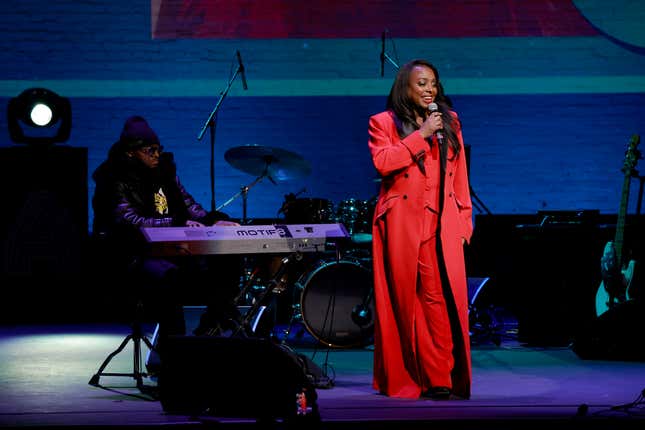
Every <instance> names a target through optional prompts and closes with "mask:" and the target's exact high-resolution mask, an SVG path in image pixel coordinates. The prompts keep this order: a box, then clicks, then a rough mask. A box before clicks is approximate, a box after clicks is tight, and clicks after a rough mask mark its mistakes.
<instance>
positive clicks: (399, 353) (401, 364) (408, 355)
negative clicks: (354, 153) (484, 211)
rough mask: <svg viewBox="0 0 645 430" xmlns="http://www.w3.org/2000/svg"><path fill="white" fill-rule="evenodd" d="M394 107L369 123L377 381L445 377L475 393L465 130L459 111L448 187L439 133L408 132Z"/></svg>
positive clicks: (410, 394) (392, 390)
mask: <svg viewBox="0 0 645 430" xmlns="http://www.w3.org/2000/svg"><path fill="white" fill-rule="evenodd" d="M393 116H394V114H393V113H392V112H390V111H386V112H382V113H380V114H377V115H374V116H372V117H371V118H370V122H369V134H370V139H369V149H370V153H371V155H372V160H373V162H374V166H375V167H376V169H377V171H378V172H379V174H380V175H381V176H382V182H381V190H380V193H379V198H378V201H377V204H376V207H375V211H374V220H373V231H372V232H373V235H372V237H373V242H372V248H373V249H372V251H373V253H372V256H373V268H374V293H375V304H376V322H375V337H374V380H373V385H374V388H375V389H376V390H378V391H379V392H381V393H384V394H386V395H388V396H392V397H404V398H417V397H419V396H420V395H421V394H422V393H424V392H425V391H427V390H428V389H430V388H431V387H436V386H444V387H449V388H451V389H452V391H453V393H455V394H456V395H458V396H461V397H464V398H469V397H470V380H471V363H470V343H469V336H468V289H467V282H466V272H465V265H464V250H463V241H464V240H465V241H469V240H470V237H471V235H472V231H473V224H472V206H471V199H470V188H469V184H468V175H467V171H466V159H465V150H464V146H463V139H462V135H461V130H460V128H459V126H458V121H456V119H457V117H456V114H454V116H455V121H453V128H454V129H455V130H456V132H457V136H458V139H459V143H460V145H461V151H460V153H459V155H458V157H456V158H455V159H451V158H452V156H453V154H452V153H451V151H448V157H447V158H448V160H447V162H446V167H445V175H444V179H443V188H442V189H440V186H441V184H442V181H441V178H440V174H441V166H440V157H439V149H438V144H437V142H436V139H435V141H434V143H433V144H432V145H429V144H428V142H427V141H426V140H425V139H424V138H423V137H422V136H421V134H420V133H419V132H418V131H415V132H412V133H411V134H409V135H408V136H407V137H405V138H403V139H401V138H400V137H399V135H398V133H397V130H396V125H395V122H394V118H393ZM419 154H422V156H421V157H419ZM419 160H420V161H419ZM420 163H423V167H424V170H425V174H424V173H423V171H422V169H421V168H420V167H419V164H420ZM440 192H443V206H442V208H439V203H440V201H441V199H440ZM440 214H441V220H439V216H440ZM439 226H440V228H438V227H439ZM438 233H439V234H438ZM437 244H440V250H439V251H438V250H437ZM440 255H442V256H443V258H439V256H440ZM442 261H443V262H445V266H444V267H445V272H444V273H445V275H444V276H443V277H442V276H441V271H440V268H441V266H440V264H441V262H442ZM442 278H445V282H442ZM446 284H447V285H446ZM451 327H452V329H451Z"/></svg>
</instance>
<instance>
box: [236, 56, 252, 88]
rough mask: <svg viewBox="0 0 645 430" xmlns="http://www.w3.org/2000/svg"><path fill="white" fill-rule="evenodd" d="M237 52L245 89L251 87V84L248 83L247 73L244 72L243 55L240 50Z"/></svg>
mask: <svg viewBox="0 0 645 430" xmlns="http://www.w3.org/2000/svg"><path fill="white" fill-rule="evenodd" d="M236 54H237V62H238V64H239V71H240V74H241V75H242V87H244V89H245V90H248V89H249V86H248V85H246V73H244V64H242V56H241V55H240V51H236Z"/></svg>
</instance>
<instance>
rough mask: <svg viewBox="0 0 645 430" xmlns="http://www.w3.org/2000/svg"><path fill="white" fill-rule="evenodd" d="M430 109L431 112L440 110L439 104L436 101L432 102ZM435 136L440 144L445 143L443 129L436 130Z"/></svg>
mask: <svg viewBox="0 0 645 430" xmlns="http://www.w3.org/2000/svg"><path fill="white" fill-rule="evenodd" d="M428 110H429V111H430V113H433V112H439V106H438V105H437V104H436V103H435V102H432V103H430V104H429V105H428ZM435 136H437V141H438V142H439V145H443V132H442V131H441V130H437V131H436V132H435Z"/></svg>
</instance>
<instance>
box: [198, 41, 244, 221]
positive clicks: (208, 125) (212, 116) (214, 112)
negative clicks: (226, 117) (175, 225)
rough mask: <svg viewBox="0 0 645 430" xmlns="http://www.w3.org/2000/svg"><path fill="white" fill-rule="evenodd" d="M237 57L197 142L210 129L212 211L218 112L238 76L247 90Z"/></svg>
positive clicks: (212, 209) (242, 67)
mask: <svg viewBox="0 0 645 430" xmlns="http://www.w3.org/2000/svg"><path fill="white" fill-rule="evenodd" d="M237 57H238V60H239V61H238V65H237V68H236V69H235V73H234V74H233V76H232V77H231V79H229V81H228V83H227V84H226V88H224V90H223V91H222V92H221V93H220V96H219V100H217V104H216V105H215V107H214V108H213V110H212V111H211V113H210V115H208V119H207V120H206V122H205V123H204V126H203V127H202V129H201V131H200V132H199V135H197V140H202V137H204V133H206V129H207V128H208V129H210V137H211V139H210V144H211V160H210V163H211V164H210V167H211V168H210V186H211V211H214V210H215V123H216V122H217V111H218V110H219V108H220V106H221V105H222V102H223V101H224V98H225V97H226V95H227V94H228V91H229V90H230V89H231V86H232V85H233V82H234V81H235V78H237V75H239V74H242V77H243V79H244V89H245V90H246V78H244V75H243V74H244V66H243V65H242V61H241V58H240V56H239V51H237Z"/></svg>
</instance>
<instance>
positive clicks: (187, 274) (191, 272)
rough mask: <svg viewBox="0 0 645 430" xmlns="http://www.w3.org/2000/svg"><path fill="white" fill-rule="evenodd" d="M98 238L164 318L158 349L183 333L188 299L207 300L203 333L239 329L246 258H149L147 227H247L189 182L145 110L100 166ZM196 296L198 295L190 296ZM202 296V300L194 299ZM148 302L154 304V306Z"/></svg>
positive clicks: (129, 283)
mask: <svg viewBox="0 0 645 430" xmlns="http://www.w3.org/2000/svg"><path fill="white" fill-rule="evenodd" d="M92 178H93V179H94V181H95V183H96V188H95V192H94V196H93V198H92V207H93V209H94V220H93V232H92V233H93V237H94V239H95V241H97V243H98V244H99V245H98V246H99V247H100V248H101V249H102V251H101V253H102V254H104V255H108V256H109V261H110V265H111V267H110V270H111V271H112V272H113V273H116V274H117V275H116V277H117V279H119V278H121V280H122V281H123V283H124V284H125V287H126V288H129V289H131V291H132V292H133V294H134V295H136V296H143V302H144V303H146V302H147V303H149V304H151V305H152V308H153V310H152V315H151V316H152V317H153V318H155V319H156V320H157V321H158V322H159V336H158V343H157V351H158V352H159V354H160V356H162V354H163V352H162V351H163V343H164V339H166V338H167V336H170V335H183V334H185V332H186V324H185V319H184V313H183V305H184V304H206V305H207V309H206V312H205V313H204V314H203V316H202V318H201V321H200V325H199V327H198V328H197V329H196V330H195V334H211V335H218V334H223V333H224V332H226V331H227V330H233V329H235V328H236V327H235V324H236V323H237V322H238V321H239V314H238V311H237V307H236V306H235V303H234V297H235V296H236V294H237V293H238V292H239V281H240V275H241V273H242V263H241V259H240V258H239V256H235V255H218V256H178V257H167V258H156V257H150V256H147V255H146V253H145V249H144V248H143V247H144V246H145V243H144V240H143V236H142V234H141V232H140V227H143V226H145V227H179V226H185V227H204V226H210V225H213V224H215V225H220V226H222V225H223V226H226V225H239V224H238V223H236V222H234V221H231V220H230V219H229V217H228V216H227V215H226V214H224V213H222V212H217V211H215V212H208V211H206V210H205V209H204V208H203V207H202V206H201V205H200V204H199V203H197V202H196V201H195V199H194V198H193V197H192V195H191V194H190V193H188V191H186V189H185V188H184V186H183V185H182V183H181V182H180V180H179V176H178V175H177V171H176V165H175V162H174V160H173V157H172V154H171V153H168V152H164V151H163V147H162V146H161V145H160V142H159V138H158V137H157V134H156V133H155V132H154V130H153V129H152V128H151V127H150V125H149V124H148V122H147V121H146V120H145V119H144V118H143V117H141V116H132V117H130V118H128V119H127V120H126V121H125V124H124V126H123V130H122V132H121V136H120V139H119V140H118V141H117V142H116V143H114V144H113V145H112V146H111V148H110V149H109V153H108V156H107V159H106V160H105V161H104V162H102V163H101V164H100V165H99V167H98V168H97V169H96V170H95V171H94V173H93V175H92ZM191 293H192V294H196V297H195V296H193V297H192V298H189V297H190V294H191ZM190 300H194V301H196V302H197V303H186V301H190ZM147 308H148V306H146V309H147Z"/></svg>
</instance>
